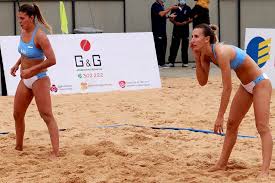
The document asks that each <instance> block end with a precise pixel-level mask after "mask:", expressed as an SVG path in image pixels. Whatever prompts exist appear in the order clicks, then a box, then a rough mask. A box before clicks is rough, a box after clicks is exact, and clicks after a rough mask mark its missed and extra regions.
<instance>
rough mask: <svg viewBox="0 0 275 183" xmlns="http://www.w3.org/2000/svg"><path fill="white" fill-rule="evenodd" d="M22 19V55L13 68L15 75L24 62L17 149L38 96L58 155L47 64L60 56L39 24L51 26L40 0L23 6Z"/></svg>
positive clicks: (17, 100)
mask: <svg viewBox="0 0 275 183" xmlns="http://www.w3.org/2000/svg"><path fill="white" fill-rule="evenodd" d="M18 19H19V24H20V26H21V28H22V31H21V37H20V43H19V46H18V51H19V53H20V54H21V57H20V58H19V59H18V61H17V62H16V64H15V65H14V66H13V67H12V68H11V75H13V76H15V74H16V71H17V70H18V68H19V66H20V77H21V81H20V82H19V84H18V87H17V90H16V94H15V98H14V112H13V116H14V119H15V130H16V147H15V149H16V150H19V151H22V150H23V139H24V132H25V120H24V118H25V113H26V110H27V108H28V106H29V104H30V102H31V101H32V99H33V97H34V98H35V102H36V105H37V108H38V111H39V113H40V116H41V117H42V119H43V120H44V121H45V123H46V125H47V127H48V130H49V133H50V138H51V143H52V148H53V151H52V153H51V156H53V157H56V156H58V155H59V134H58V126H57V123H56V121H55V119H54V116H53V113H52V105H51V96H50V79H49V77H48V76H47V68H48V67H50V66H52V65H55V63H56V59H55V55H54V52H53V49H52V47H51V44H50V42H49V40H48V38H47V35H46V34H45V33H44V32H43V31H42V30H41V29H40V28H39V26H38V23H37V22H36V19H37V21H38V22H39V23H41V24H42V25H44V26H45V27H46V28H47V29H48V30H49V31H51V27H50V26H49V25H48V24H47V22H46V21H45V20H44V18H43V16H42V15H41V13H40V10H39V8H38V6H37V5H36V4H33V5H29V4H24V5H22V6H20V7H19V13H18Z"/></svg>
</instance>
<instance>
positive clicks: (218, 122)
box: [214, 117, 224, 134]
mask: <svg viewBox="0 0 275 183" xmlns="http://www.w3.org/2000/svg"><path fill="white" fill-rule="evenodd" d="M223 121H224V119H223V117H217V119H216V122H215V125H214V132H215V133H218V134H222V133H223Z"/></svg>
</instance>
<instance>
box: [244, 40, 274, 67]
mask: <svg viewBox="0 0 275 183" xmlns="http://www.w3.org/2000/svg"><path fill="white" fill-rule="evenodd" d="M270 44H271V38H269V39H267V40H265V39H264V38H262V37H254V38H253V39H252V40H251V41H250V42H249V43H248V45H247V48H246V53H247V54H248V55H249V56H250V57H251V58H252V59H253V60H254V61H255V62H256V63H257V64H258V66H259V67H263V66H264V65H265V64H266V62H267V61H268V60H269V59H270Z"/></svg>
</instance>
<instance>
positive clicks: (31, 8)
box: [19, 3, 52, 33]
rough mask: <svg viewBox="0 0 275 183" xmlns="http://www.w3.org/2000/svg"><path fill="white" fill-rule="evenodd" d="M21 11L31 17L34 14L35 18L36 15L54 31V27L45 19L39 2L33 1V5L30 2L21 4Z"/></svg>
mask: <svg viewBox="0 0 275 183" xmlns="http://www.w3.org/2000/svg"><path fill="white" fill-rule="evenodd" d="M19 12H23V13H26V14H27V15H28V16H29V17H31V16H33V17H34V18H35V17H36V18H37V20H38V22H39V23H41V24H42V25H44V26H45V27H46V29H47V30H48V31H49V32H50V33H52V27H51V26H50V25H49V24H48V23H47V21H46V20H45V19H44V17H43V16H42V14H41V12H40V9H39V7H38V6H37V4H35V3H33V4H32V5H30V4H23V5H21V6H19Z"/></svg>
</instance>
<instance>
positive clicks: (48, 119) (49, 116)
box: [39, 111, 53, 123]
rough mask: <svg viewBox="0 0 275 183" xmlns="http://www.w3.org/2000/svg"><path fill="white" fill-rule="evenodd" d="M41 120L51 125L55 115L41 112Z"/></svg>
mask: <svg viewBox="0 0 275 183" xmlns="http://www.w3.org/2000/svg"><path fill="white" fill-rule="evenodd" d="M39 114H40V116H41V118H42V119H43V120H44V121H45V123H49V122H51V121H52V120H53V114H52V113H51V112H48V111H40V112H39Z"/></svg>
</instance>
